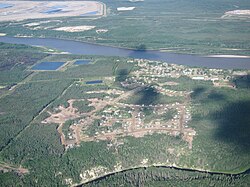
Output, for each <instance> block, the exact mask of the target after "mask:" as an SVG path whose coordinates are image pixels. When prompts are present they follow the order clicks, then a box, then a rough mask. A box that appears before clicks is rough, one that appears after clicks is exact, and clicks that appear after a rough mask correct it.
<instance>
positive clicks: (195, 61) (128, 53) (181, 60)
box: [0, 36, 250, 69]
mask: <svg viewBox="0 0 250 187" xmlns="http://www.w3.org/2000/svg"><path fill="white" fill-rule="evenodd" d="M0 42H5V43H12V44H14V43H15V44H27V45H37V46H45V47H50V48H55V49H58V50H61V51H65V52H69V53H72V54H80V55H104V56H119V57H131V58H140V59H148V60H157V61H165V62H168V63H173V64H182V65H188V66H197V67H208V68H222V69H250V58H224V57H223V58H222V57H204V56H198V55H189V54H175V53H168V52H161V51H153V50H145V51H138V50H131V49H124V48H118V47H109V46H103V45H98V44H90V43H85V42H78V41H71V40H63V39H49V38H20V37H6V36H2V37H0Z"/></svg>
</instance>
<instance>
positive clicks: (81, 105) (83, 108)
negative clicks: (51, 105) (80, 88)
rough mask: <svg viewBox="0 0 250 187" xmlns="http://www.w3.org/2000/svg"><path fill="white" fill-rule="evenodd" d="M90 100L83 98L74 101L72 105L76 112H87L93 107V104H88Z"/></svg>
mask: <svg viewBox="0 0 250 187" xmlns="http://www.w3.org/2000/svg"><path fill="white" fill-rule="evenodd" d="M89 104H90V102H88V101H86V100H84V101H75V102H74V103H73V107H74V108H77V110H78V112H80V113H87V112H90V111H92V110H93V109H94V107H93V106H88V105H89Z"/></svg>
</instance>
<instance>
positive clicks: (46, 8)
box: [0, 1, 106, 21]
mask: <svg viewBox="0 0 250 187" xmlns="http://www.w3.org/2000/svg"><path fill="white" fill-rule="evenodd" d="M4 3H7V4H11V5H13V6H12V7H9V8H0V21H21V20H25V19H39V18H53V17H66V16H67V17H71V16H103V15H105V12H106V11H105V8H106V6H105V4H103V3H101V2H97V1H29V3H27V1H4Z"/></svg>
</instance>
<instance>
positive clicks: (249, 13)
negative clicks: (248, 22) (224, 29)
mask: <svg viewBox="0 0 250 187" xmlns="http://www.w3.org/2000/svg"><path fill="white" fill-rule="evenodd" d="M232 16H239V17H240V16H244V17H249V16H250V10H232V11H228V12H225V13H224V15H223V16H222V17H221V18H227V17H232Z"/></svg>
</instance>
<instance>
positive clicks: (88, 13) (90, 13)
mask: <svg viewBox="0 0 250 187" xmlns="http://www.w3.org/2000/svg"><path fill="white" fill-rule="evenodd" d="M98 13H99V11H93V12H87V13H85V14H81V16H92V15H96V14H98Z"/></svg>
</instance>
